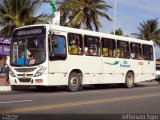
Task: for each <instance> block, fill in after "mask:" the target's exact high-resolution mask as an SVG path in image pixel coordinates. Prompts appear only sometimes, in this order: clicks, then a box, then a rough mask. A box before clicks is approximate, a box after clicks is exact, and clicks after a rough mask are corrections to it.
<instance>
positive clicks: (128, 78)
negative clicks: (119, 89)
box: [125, 72, 134, 88]
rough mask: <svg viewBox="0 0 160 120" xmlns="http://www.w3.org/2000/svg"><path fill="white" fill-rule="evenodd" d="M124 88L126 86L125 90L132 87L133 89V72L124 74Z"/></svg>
mask: <svg viewBox="0 0 160 120" xmlns="http://www.w3.org/2000/svg"><path fill="white" fill-rule="evenodd" d="M125 86H126V87H127V88H132V87H134V74H133V72H128V73H127V74H126V81H125Z"/></svg>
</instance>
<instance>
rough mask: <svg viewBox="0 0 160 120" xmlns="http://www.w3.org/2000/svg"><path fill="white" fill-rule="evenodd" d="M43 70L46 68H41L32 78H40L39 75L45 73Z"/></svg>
mask: <svg viewBox="0 0 160 120" xmlns="http://www.w3.org/2000/svg"><path fill="white" fill-rule="evenodd" d="M45 70H46V68H45V67H43V68H41V69H39V70H38V71H37V72H36V74H35V76H34V77H38V76H41V75H42V74H43V73H44V72H45Z"/></svg>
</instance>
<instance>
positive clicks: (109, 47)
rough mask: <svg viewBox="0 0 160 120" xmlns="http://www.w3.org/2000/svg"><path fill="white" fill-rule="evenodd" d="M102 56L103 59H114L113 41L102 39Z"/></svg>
mask: <svg viewBox="0 0 160 120" xmlns="http://www.w3.org/2000/svg"><path fill="white" fill-rule="evenodd" d="M101 41H102V55H103V57H115V50H116V48H115V40H113V39H109V38H102V40H101Z"/></svg>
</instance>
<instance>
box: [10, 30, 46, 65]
mask: <svg viewBox="0 0 160 120" xmlns="http://www.w3.org/2000/svg"><path fill="white" fill-rule="evenodd" d="M45 39H46V35H45V30H44V27H43V28H41V27H39V28H37V27H34V28H33V27H32V28H28V29H23V28H22V29H18V30H15V31H14V33H13V36H12V40H11V55H10V56H11V57H10V63H11V65H13V66H33V65H38V64H41V63H43V62H44V61H45V58H46V51H45Z"/></svg>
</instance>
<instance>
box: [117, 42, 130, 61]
mask: <svg viewBox="0 0 160 120" xmlns="http://www.w3.org/2000/svg"><path fill="white" fill-rule="evenodd" d="M129 53H130V52H129V42H125V41H120V40H118V41H117V57H118V58H127V59H129V58H130V55H129Z"/></svg>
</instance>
